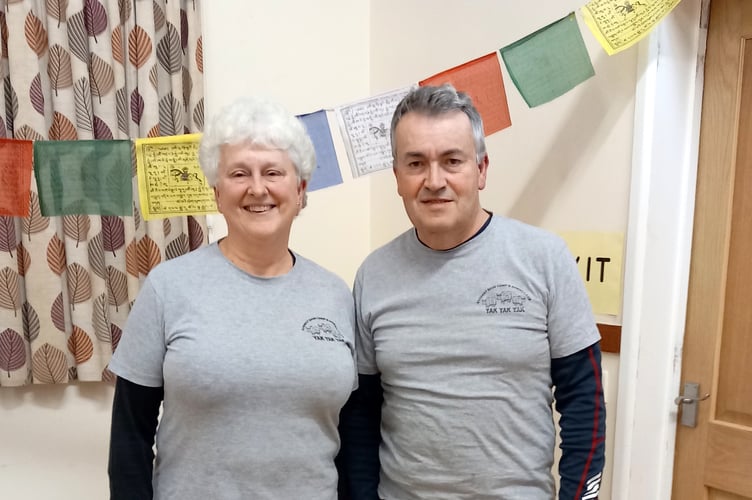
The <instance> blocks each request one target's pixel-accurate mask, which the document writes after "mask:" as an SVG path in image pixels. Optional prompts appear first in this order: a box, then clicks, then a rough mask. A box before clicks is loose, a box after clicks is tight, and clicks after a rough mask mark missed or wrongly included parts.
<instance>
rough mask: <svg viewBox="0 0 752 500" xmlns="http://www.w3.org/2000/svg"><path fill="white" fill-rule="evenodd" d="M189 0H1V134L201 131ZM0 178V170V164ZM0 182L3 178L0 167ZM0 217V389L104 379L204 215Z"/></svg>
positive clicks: (196, 40) (197, 38) (112, 135)
mask: <svg viewBox="0 0 752 500" xmlns="http://www.w3.org/2000/svg"><path fill="white" fill-rule="evenodd" d="M199 4H200V2H198V1H196V0H194V1H190V0H46V1H45V0H0V7H1V8H0V34H1V35H2V45H1V46H0V51H2V52H1V54H0V56H1V57H0V79H2V84H0V137H7V138H14V139H25V140H32V141H46V140H52V141H57V140H65V141H71V140H113V139H114V140H119V139H133V138H138V137H156V136H170V135H179V134H184V133H193V132H200V131H201V130H202V129H203V121H204V100H203V82H202V72H203V63H202V42H201V25H200V12H199V8H200V5H199ZM0 174H2V172H0ZM0 177H2V176H1V175H0ZM131 181H132V185H133V199H134V201H133V208H132V215H129V216H116V215H106V216H101V215H86V214H71V215H64V216H58V217H44V216H42V214H41V210H40V203H39V196H38V190H37V186H36V182H35V179H34V178H33V177H32V180H31V183H32V185H31V191H32V192H31V199H30V215H29V216H28V217H8V216H4V217H0V386H19V385H25V384H30V383H41V384H53V383H55V384H57V383H67V382H69V381H72V380H82V381H101V380H105V381H111V380H112V378H113V375H112V373H110V372H109V371H108V370H107V364H108V363H109V360H110V358H111V356H112V352H113V351H114V349H115V347H117V343H118V341H119V339H120V335H121V332H122V329H123V326H124V324H125V321H126V318H127V316H128V312H129V310H130V308H131V306H132V304H133V301H134V300H135V298H136V295H137V294H138V291H139V289H140V286H141V283H142V282H143V279H144V277H145V276H146V275H147V274H148V272H149V271H150V270H151V269H152V268H153V267H154V266H156V265H157V264H158V263H160V262H161V261H163V260H166V259H170V258H173V257H176V256H178V255H182V254H184V253H187V252H189V251H191V250H194V249H196V248H198V247H200V246H202V245H205V244H206V240H207V238H206V234H207V232H206V222H205V218H204V217H191V216H189V217H173V218H168V219H162V220H155V221H149V222H148V223H147V222H146V221H145V220H143V219H142V217H141V215H140V209H139V202H138V184H137V179H136V171H135V165H133V167H132V169H131Z"/></svg>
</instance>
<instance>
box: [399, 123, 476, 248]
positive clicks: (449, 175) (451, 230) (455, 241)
mask: <svg viewBox="0 0 752 500" xmlns="http://www.w3.org/2000/svg"><path fill="white" fill-rule="evenodd" d="M394 141H395V146H396V148H395V151H396V155H395V159H394V175H395V177H396V178H397V193H399V195H400V196H401V197H402V201H403V203H404V205H405V210H406V211H407V215H408V217H409V218H410V221H412V223H413V225H414V226H415V229H416V230H417V232H418V237H419V238H420V240H421V241H422V242H423V243H424V244H426V245H428V246H429V247H431V248H433V249H436V250H445V249H448V248H452V247H454V246H457V245H459V244H460V243H462V242H463V241H465V240H467V239H468V238H470V237H471V236H472V235H473V234H475V233H476V232H477V231H478V229H480V227H481V226H482V225H483V222H484V221H485V219H486V214H485V212H484V211H483V210H482V208H481V206H480V198H479V194H478V193H479V191H480V190H481V189H483V188H484V187H485V186H486V172H487V169H488V156H484V157H483V158H482V159H481V162H480V163H478V162H477V159H476V151H475V142H474V140H473V131H472V128H471V126H470V119H469V118H468V117H467V115H465V113H463V112H461V111H452V112H449V113H444V114H441V115H437V116H428V115H424V114H421V113H417V112H410V113H407V114H406V115H404V116H403V117H402V119H401V120H400V121H399V123H398V124H397V129H396V130H395V134H394Z"/></svg>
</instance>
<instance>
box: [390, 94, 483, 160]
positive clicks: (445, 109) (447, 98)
mask: <svg viewBox="0 0 752 500" xmlns="http://www.w3.org/2000/svg"><path fill="white" fill-rule="evenodd" d="M452 111H462V112H463V113H465V114H466V115H467V117H468V118H469V119H470V126H471V127H472V129H473V140H474V142H475V156H476V158H475V159H476V162H477V163H480V162H481V161H483V158H484V157H485V156H486V137H485V133H484V132H483V119H482V118H481V116H480V113H479V112H478V109H477V108H476V107H475V105H474V104H473V101H472V99H470V96H469V95H467V94H466V93H464V92H460V91H458V90H457V89H455V88H454V87H453V86H452V85H450V84H448V83H446V84H444V85H441V86H440V87H434V86H430V85H427V86H425V87H416V88H413V89H412V90H410V92H408V93H407V95H406V96H405V97H403V98H402V100H401V101H400V103H399V104H397V108H396V109H395V110H394V114H393V115H392V127H391V136H390V138H391V141H392V158H396V157H397V147H396V144H395V140H394V136H395V131H396V130H397V124H398V123H399V121H400V120H401V119H402V117H403V116H405V115H406V114H407V113H410V112H415V113H420V114H423V115H427V116H437V115H442V114H444V113H451V112H452Z"/></svg>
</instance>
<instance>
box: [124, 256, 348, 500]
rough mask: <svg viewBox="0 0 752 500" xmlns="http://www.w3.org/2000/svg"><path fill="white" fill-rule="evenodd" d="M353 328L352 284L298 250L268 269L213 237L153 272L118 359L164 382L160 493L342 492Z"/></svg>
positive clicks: (140, 378) (324, 498)
mask: <svg viewBox="0 0 752 500" xmlns="http://www.w3.org/2000/svg"><path fill="white" fill-rule="evenodd" d="M353 332H354V320H353V306H352V296H351V294H350V290H349V287H348V286H347V285H346V284H345V282H344V281H343V280H341V279H340V278H339V277H337V276H335V275H334V274H332V273H330V272H329V271H326V270H324V269H323V268H321V267H320V266H318V265H316V264H314V263H313V262H311V261H309V260H307V259H305V258H303V257H301V256H299V255H296V263H295V265H294V267H293V268H292V270H291V271H290V272H288V273H287V274H285V275H283V276H278V277H274V278H259V277H255V276H251V275H249V274H247V273H245V272H243V271H241V270H240V269H238V268H237V267H235V266H234V265H233V264H232V263H230V262H229V261H228V260H227V259H226V258H225V257H224V256H223V255H222V253H221V251H220V250H219V248H218V246H217V245H216V244H213V245H210V246H208V247H206V248H202V249H199V250H196V251H194V252H191V253H189V254H187V255H184V256H182V257H179V258H177V259H173V260H170V261H167V262H165V263H163V264H160V265H159V266H157V267H156V268H155V269H153V270H152V271H151V273H150V274H149V276H148V277H147V279H146V280H145V282H144V285H143V288H142V290H141V292H140V294H139V296H138V298H137V300H136V302H135V304H134V306H133V310H132V311H131V313H130V315H129V317H128V322H127V325H126V327H125V330H124V332H123V336H122V340H121V341H120V344H119V345H118V348H117V350H116V352H115V354H114V356H113V359H112V362H111V363H110V370H112V371H113V372H114V373H116V374H117V375H118V376H120V377H123V378H125V379H128V380H130V381H131V382H135V383H137V384H140V385H145V386H152V387H158V386H164V391H165V396H164V404H163V416H162V419H161V421H160V424H159V428H158V431H157V456H156V462H155V467H154V478H153V482H154V498H155V500H173V499H176V500H177V499H179V500H191V499H196V500H206V499H209V498H210V499H218V500H219V499H228V500H229V499H247V498H254V499H270V500H271V499H273V500H279V499H286V498H290V499H297V498H306V499H320V500H334V499H336V496H337V493H336V489H337V472H336V469H335V467H334V463H333V460H334V457H335V455H336V453H337V451H338V448H339V436H338V433H337V424H338V419H339V411H340V408H341V407H342V405H344V403H345V402H346V401H347V398H348V397H349V395H350V392H351V391H352V389H353V387H354V386H355V385H356V383H357V382H356V370H355V359H354V343H353V340H354V339H353V335H354V333H353Z"/></svg>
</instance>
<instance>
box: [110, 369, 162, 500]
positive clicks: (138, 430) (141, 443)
mask: <svg viewBox="0 0 752 500" xmlns="http://www.w3.org/2000/svg"><path fill="white" fill-rule="evenodd" d="M163 398H164V389H163V388H162V387H146V386H143V385H138V384H135V383H133V382H130V381H128V380H126V379H124V378H120V377H118V378H117V381H116V382H115V397H114V399H113V402H112V426H111V429H110V457H109V464H108V466H107V472H108V474H109V477H110V500H152V498H153V495H154V492H153V487H152V474H153V468H154V451H153V447H154V438H155V436H156V431H157V423H158V417H159V407H160V405H161V403H162V399H163Z"/></svg>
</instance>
